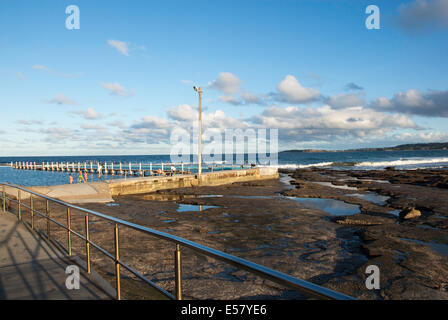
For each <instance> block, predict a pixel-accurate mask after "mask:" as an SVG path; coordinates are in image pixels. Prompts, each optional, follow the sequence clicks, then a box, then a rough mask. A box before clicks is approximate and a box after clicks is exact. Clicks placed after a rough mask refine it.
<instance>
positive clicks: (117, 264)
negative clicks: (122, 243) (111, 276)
mask: <svg viewBox="0 0 448 320" xmlns="http://www.w3.org/2000/svg"><path fill="white" fill-rule="evenodd" d="M114 234H115V237H114V238H115V277H116V283H117V300H121V289H120V263H119V261H120V252H119V243H118V224H115V233H114Z"/></svg>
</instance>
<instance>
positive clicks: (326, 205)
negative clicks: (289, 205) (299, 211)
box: [287, 197, 361, 216]
mask: <svg viewBox="0 0 448 320" xmlns="http://www.w3.org/2000/svg"><path fill="white" fill-rule="evenodd" d="M287 198H288V199H291V200H294V201H297V202H299V203H300V204H301V205H302V206H304V207H305V208H309V209H318V210H322V211H325V212H326V213H328V214H330V215H332V216H345V215H353V214H357V213H360V212H361V210H360V206H358V205H355V204H350V203H346V202H344V201H340V200H334V199H322V198H295V197H287Z"/></svg>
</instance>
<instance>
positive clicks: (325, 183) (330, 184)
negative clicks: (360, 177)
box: [311, 182, 358, 191]
mask: <svg viewBox="0 0 448 320" xmlns="http://www.w3.org/2000/svg"><path fill="white" fill-rule="evenodd" d="M311 183H315V184H318V185H321V186H324V187H330V188H335V189H342V190H351V191H357V190H358V188H356V187H349V186H348V185H346V184H344V185H342V186H338V185H335V184H332V183H331V182H311Z"/></svg>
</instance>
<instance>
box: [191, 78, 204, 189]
mask: <svg viewBox="0 0 448 320" xmlns="http://www.w3.org/2000/svg"><path fill="white" fill-rule="evenodd" d="M193 89H194V91H196V92H197V93H198V95H199V139H198V162H199V164H198V165H199V166H198V179H199V181H200V180H201V174H202V106H201V103H202V88H201V87H199V88H198V87H193Z"/></svg>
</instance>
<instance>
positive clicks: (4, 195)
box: [2, 186, 6, 213]
mask: <svg viewBox="0 0 448 320" xmlns="http://www.w3.org/2000/svg"><path fill="white" fill-rule="evenodd" d="M2 193H3V194H2V196H3V212H5V213H6V188H5V186H2Z"/></svg>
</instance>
